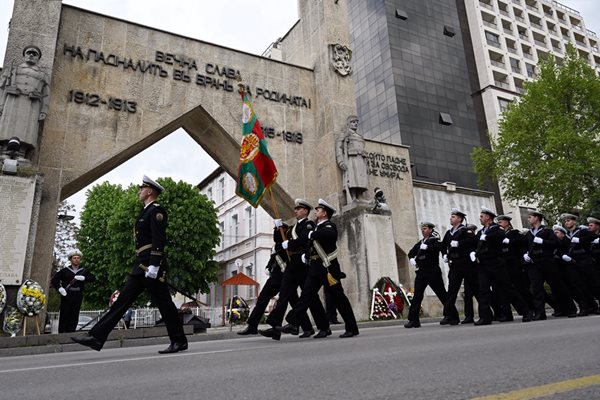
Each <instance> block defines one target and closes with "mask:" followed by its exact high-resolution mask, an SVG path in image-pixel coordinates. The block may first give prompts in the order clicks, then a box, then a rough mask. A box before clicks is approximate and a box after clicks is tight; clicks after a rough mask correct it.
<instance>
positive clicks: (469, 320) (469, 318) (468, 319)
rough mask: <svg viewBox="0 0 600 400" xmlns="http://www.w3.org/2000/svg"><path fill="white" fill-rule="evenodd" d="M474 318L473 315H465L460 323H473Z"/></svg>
mask: <svg viewBox="0 0 600 400" xmlns="http://www.w3.org/2000/svg"><path fill="white" fill-rule="evenodd" d="M474 322H475V320H474V319H473V317H465V319H463V320H462V321H461V322H460V323H461V324H463V325H464V324H472V323H474Z"/></svg>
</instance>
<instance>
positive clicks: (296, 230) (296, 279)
mask: <svg viewBox="0 0 600 400" xmlns="http://www.w3.org/2000/svg"><path fill="white" fill-rule="evenodd" d="M312 208H313V207H312V206H311V205H310V204H309V203H308V202H307V201H305V200H303V199H296V201H295V207H294V214H295V216H296V223H295V224H294V225H293V226H291V227H289V228H288V227H287V226H286V225H285V224H283V222H282V221H281V220H280V219H276V220H274V225H275V230H276V235H275V237H274V240H275V245H274V246H273V251H272V254H273V255H272V258H271V260H270V261H269V265H268V267H270V270H271V274H272V275H271V278H269V281H271V280H272V279H274V278H273V273H275V274H276V276H277V278H276V279H277V280H278V286H277V288H275V287H274V286H273V285H265V287H264V288H263V290H262V291H261V293H260V294H259V300H260V299H263V300H266V299H267V298H269V299H270V298H271V297H272V296H274V295H275V294H276V290H278V291H279V295H278V300H277V305H276V306H275V308H274V309H273V311H271V313H269V317H268V318H267V321H266V322H267V324H268V325H271V328H269V329H257V325H258V320H259V318H258V315H262V312H264V308H265V307H264V301H263V302H261V305H260V307H259V304H257V306H256V307H255V310H253V311H252V314H251V315H253V316H255V317H256V318H253V319H252V320H249V321H248V327H247V328H246V329H244V330H243V331H241V332H238V334H240V335H251V334H256V333H259V334H261V335H262V336H265V337H269V338H272V339H273V340H280V339H281V335H282V334H291V335H299V337H300V338H301V339H303V338H309V337H313V338H315V339H321V338H326V337H328V336H331V334H332V333H331V328H330V321H329V318H328V317H327V314H326V312H325V308H324V307H323V303H322V302H321V299H320V297H319V291H320V289H321V287H326V288H327V290H328V296H329V298H330V301H331V303H332V305H333V306H334V307H335V308H336V309H337V311H338V312H339V313H340V316H341V317H342V319H343V320H344V325H345V331H344V333H342V334H341V335H340V337H341V338H351V337H354V336H357V335H358V334H359V331H358V324H357V323H356V318H355V316H354V311H353V310H352V306H351V305H350V301H349V300H348V298H347V297H346V294H345V293H344V288H343V286H342V282H341V280H342V279H343V278H345V277H346V274H344V273H343V272H342V271H341V269H340V264H339V262H338V260H337V237H338V231H337V227H336V225H335V224H334V223H333V222H332V221H331V217H332V216H333V215H334V214H335V212H336V210H335V208H333V206H331V205H330V204H329V203H327V202H326V201H325V200H323V199H319V202H318V205H317V206H316V207H315V218H316V220H314V221H313V220H310V219H309V218H308V216H309V214H310V212H311V210H312ZM281 231H284V234H280V233H279V232H281ZM274 259H275V260H277V259H278V260H279V261H277V264H275V263H274V262H273V261H272V260H274ZM298 288H300V289H301V292H300V296H299V297H298V292H297V290H298ZM288 304H289V305H290V306H291V310H290V311H289V312H288V313H287V315H286V314H285V312H286V310H287V308H288ZM257 309H258V312H256V313H255V311H256V310H257ZM309 310H310V313H311V315H312V317H313V320H314V321H315V325H316V327H317V331H315V330H314V329H313V326H312V323H311V321H310V319H309V317H308V314H307V311H309ZM284 317H285V321H286V322H287V324H285V325H284V324H283V321H284ZM300 330H302V333H300Z"/></svg>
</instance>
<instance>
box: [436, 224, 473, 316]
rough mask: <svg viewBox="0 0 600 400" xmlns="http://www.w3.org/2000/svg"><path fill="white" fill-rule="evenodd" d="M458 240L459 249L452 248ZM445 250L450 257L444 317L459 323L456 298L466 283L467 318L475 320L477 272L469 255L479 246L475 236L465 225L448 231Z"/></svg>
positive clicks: (444, 241) (444, 242)
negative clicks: (474, 302)
mask: <svg viewBox="0 0 600 400" xmlns="http://www.w3.org/2000/svg"><path fill="white" fill-rule="evenodd" d="M453 240H456V241H457V242H458V247H452V246H451V245H450V242H451V241H453ZM442 243H443V244H444V250H443V252H444V251H445V252H446V254H447V257H448V266H449V269H450V271H449V272H448V296H447V297H446V304H444V315H445V316H446V317H447V318H448V320H449V321H451V322H456V321H458V310H457V309H456V298H457V297H458V292H459V291H460V286H461V284H462V282H463V280H464V281H465V308H464V310H465V318H471V319H472V318H473V295H475V294H476V293H477V271H476V270H475V265H474V263H473V262H472V261H471V259H470V257H469V254H470V253H471V252H472V251H474V250H475V248H476V246H477V238H476V237H475V234H474V233H473V232H472V231H470V230H468V229H467V228H466V227H465V226H464V225H462V224H461V225H459V226H458V227H457V228H456V229H448V231H447V232H446V234H445V235H444V240H443V241H442Z"/></svg>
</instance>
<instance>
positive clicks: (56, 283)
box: [50, 265, 96, 333]
mask: <svg viewBox="0 0 600 400" xmlns="http://www.w3.org/2000/svg"><path fill="white" fill-rule="evenodd" d="M75 275H82V276H84V277H85V280H83V281H78V280H77V279H75ZM95 280H96V277H95V276H94V274H92V273H91V272H89V271H88V270H86V269H85V268H83V267H81V266H80V267H79V268H78V269H76V270H73V266H72V265H69V266H68V267H65V268H63V269H61V270H60V271H58V272H57V273H56V274H54V276H53V277H52V280H51V282H50V284H51V285H52V287H53V288H55V289H56V290H58V289H60V288H61V287H62V288H64V289H65V290H66V291H67V295H66V296H61V298H60V317H59V319H58V333H64V332H75V330H76V329H77V323H78V322H79V310H81V302H82V301H83V292H84V290H85V283H86V282H94V281H95Z"/></svg>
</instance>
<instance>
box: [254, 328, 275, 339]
mask: <svg viewBox="0 0 600 400" xmlns="http://www.w3.org/2000/svg"><path fill="white" fill-rule="evenodd" d="M273 332H275V328H269V329H259V330H258V333H259V334H260V335H262V336H264V337H273Z"/></svg>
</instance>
